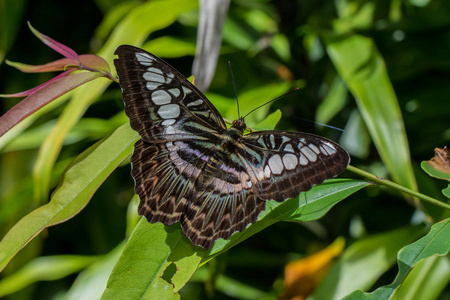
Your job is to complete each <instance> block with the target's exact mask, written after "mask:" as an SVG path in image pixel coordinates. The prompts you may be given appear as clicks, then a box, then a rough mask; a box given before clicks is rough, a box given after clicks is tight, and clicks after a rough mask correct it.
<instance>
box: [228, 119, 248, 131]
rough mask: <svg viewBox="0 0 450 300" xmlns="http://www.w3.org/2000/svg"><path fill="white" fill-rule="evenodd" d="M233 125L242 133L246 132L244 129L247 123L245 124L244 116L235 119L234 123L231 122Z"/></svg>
mask: <svg viewBox="0 0 450 300" xmlns="http://www.w3.org/2000/svg"><path fill="white" fill-rule="evenodd" d="M231 126H232V127H234V128H236V129H238V130H239V131H240V132H241V133H242V132H244V130H245V129H246V128H247V125H245V121H244V118H239V119H237V120H234V121H233V123H231Z"/></svg>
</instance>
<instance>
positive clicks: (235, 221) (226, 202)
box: [114, 46, 350, 249]
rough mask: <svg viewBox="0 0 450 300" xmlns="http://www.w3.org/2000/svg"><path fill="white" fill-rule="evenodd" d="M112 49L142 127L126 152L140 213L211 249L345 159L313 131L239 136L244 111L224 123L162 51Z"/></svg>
mask: <svg viewBox="0 0 450 300" xmlns="http://www.w3.org/2000/svg"><path fill="white" fill-rule="evenodd" d="M116 54H117V55H118V56H119V58H118V59H116V60H115V61H114V64H115V66H116V69H117V73H118V75H119V81H120V86H121V88H122V98H123V100H124V103H125V112H126V114H127V116H128V117H129V118H130V123H131V127H132V128H133V129H134V130H136V131H137V132H139V134H140V136H141V140H139V141H138V142H137V143H136V144H135V147H134V152H133V155H132V157H131V163H132V176H133V178H134V179H135V192H136V194H138V195H139V198H140V204H139V214H140V215H143V216H145V217H146V218H147V220H148V221H149V222H152V223H154V222H162V223H164V224H166V225H172V224H174V223H175V222H178V221H179V222H180V223H181V227H182V230H183V233H184V234H185V235H186V236H187V237H188V238H189V239H190V240H191V241H192V243H193V244H194V245H196V246H202V247H204V248H206V249H210V248H211V247H212V245H213V244H214V242H215V241H216V240H217V239H219V238H223V239H228V238H229V237H230V236H231V235H232V234H233V233H234V232H241V231H243V230H244V229H245V228H246V227H247V226H248V225H249V224H252V223H254V222H255V221H256V220H257V218H258V216H259V214H260V213H261V212H262V211H263V210H264V208H265V206H266V201H267V200H271V199H273V200H276V201H283V200H285V199H288V198H292V197H296V196H297V195H299V193H301V192H303V191H307V190H309V189H310V188H311V187H312V186H313V185H315V184H319V183H321V182H323V181H324V180H326V179H328V178H332V177H334V176H337V175H338V174H340V173H341V172H343V171H344V170H345V168H346V167H347V165H348V163H349V159H350V157H349V156H348V154H347V152H346V151H345V150H344V149H343V148H342V147H340V146H339V145H337V144H336V143H333V142H331V141H329V140H327V139H324V138H321V137H318V136H315V135H311V134H306V133H300V132H281V131H264V132H255V133H251V134H248V135H245V136H244V135H243V131H244V129H245V123H244V120H243V119H239V120H236V121H234V122H233V125H232V127H231V128H229V129H226V126H225V124H224V121H223V119H222V117H221V116H220V114H219V113H218V111H217V110H216V109H215V107H214V106H213V105H212V104H211V103H210V102H209V101H208V99H206V97H205V96H204V95H203V94H202V93H200V91H198V90H197V89H196V88H195V87H194V86H193V85H192V84H191V83H189V81H188V80H187V79H186V78H184V77H183V76H182V75H181V74H180V73H179V72H178V71H176V70H175V69H174V68H172V67H171V66H170V65H168V64H167V63H165V62H164V61H163V60H161V59H159V58H157V57H155V56H154V55H152V54H150V53H148V52H146V51H144V50H142V49H139V48H136V47H132V46H120V47H118V48H117V50H116Z"/></svg>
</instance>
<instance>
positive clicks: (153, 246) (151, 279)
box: [102, 218, 204, 300]
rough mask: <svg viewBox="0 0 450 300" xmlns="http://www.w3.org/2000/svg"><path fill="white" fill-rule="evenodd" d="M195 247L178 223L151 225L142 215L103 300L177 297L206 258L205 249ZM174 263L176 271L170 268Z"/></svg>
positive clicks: (113, 273) (112, 275)
mask: <svg viewBox="0 0 450 300" xmlns="http://www.w3.org/2000/svg"><path fill="white" fill-rule="evenodd" d="M196 250H198V249H194V247H193V246H192V245H191V243H190V242H189V240H188V239H187V238H186V237H184V236H183V234H182V233H181V228H180V227H179V225H178V224H177V225H174V226H164V225H163V224H161V223H155V224H150V223H148V222H147V220H146V219H145V218H142V219H141V221H140V222H139V223H138V225H137V227H136V228H135V230H134V231H133V233H132V234H131V236H130V239H129V241H128V243H127V245H126V247H125V249H124V251H123V253H122V256H121V257H120V259H119V261H118V262H117V264H116V265H115V266H114V269H113V271H112V273H111V276H110V278H109V280H108V284H107V287H106V290H105V292H104V294H103V296H102V299H108V300H109V299H163V298H165V297H168V298H167V299H177V296H176V294H175V293H176V291H178V290H179V289H180V288H181V287H182V285H184V283H185V282H186V281H187V280H188V279H189V278H190V277H191V276H192V274H193V273H194V272H195V270H197V266H198V264H199V262H200V260H201V259H202V257H203V253H204V251H203V250H201V249H200V250H198V251H196ZM172 263H173V264H175V266H176V272H175V273H174V272H173V271H172V272H171V271H170V268H168V267H169V266H170V265H171V264H172ZM166 270H167V271H168V272H169V274H167V273H165V272H166ZM169 281H170V282H169ZM180 282H181V283H182V285H180V284H179V283H180Z"/></svg>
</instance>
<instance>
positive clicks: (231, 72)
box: [228, 61, 241, 119]
mask: <svg viewBox="0 0 450 300" xmlns="http://www.w3.org/2000/svg"><path fill="white" fill-rule="evenodd" d="M228 66H229V67H230V74H231V81H232V82H233V88H234V96H235V97H236V104H237V110H238V119H240V118H241V114H240V112H239V100H238V96H237V90H236V83H235V82H234V75H233V68H231V61H228Z"/></svg>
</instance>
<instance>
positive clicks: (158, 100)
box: [152, 90, 172, 105]
mask: <svg viewBox="0 0 450 300" xmlns="http://www.w3.org/2000/svg"><path fill="white" fill-rule="evenodd" d="M170 100H172V98H171V97H170V95H169V94H167V92H165V91H163V90H158V91H155V92H153V93H152V101H153V103H155V104H156V105H163V104H167V103H170Z"/></svg>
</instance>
